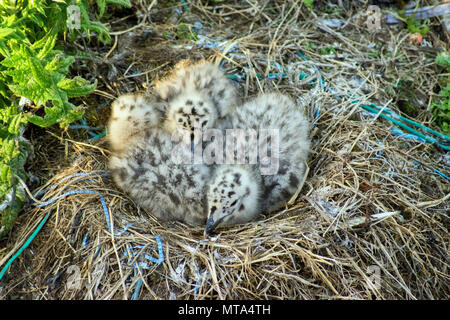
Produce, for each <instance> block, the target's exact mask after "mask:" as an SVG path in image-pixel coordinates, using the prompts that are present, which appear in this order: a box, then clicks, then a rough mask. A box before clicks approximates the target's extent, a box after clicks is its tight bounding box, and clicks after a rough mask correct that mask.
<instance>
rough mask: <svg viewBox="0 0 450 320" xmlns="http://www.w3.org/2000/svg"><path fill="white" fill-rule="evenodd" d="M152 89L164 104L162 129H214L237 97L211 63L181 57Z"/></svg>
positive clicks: (230, 84)
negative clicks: (192, 61) (169, 72)
mask: <svg viewBox="0 0 450 320" xmlns="http://www.w3.org/2000/svg"><path fill="white" fill-rule="evenodd" d="M154 91H155V92H156V93H157V94H158V95H159V96H160V97H161V99H162V100H164V101H165V102H166V103H167V109H166V111H165V119H164V125H163V127H164V129H165V130H166V131H167V132H169V133H172V132H174V131H175V130H176V129H177V128H178V129H180V128H182V129H185V130H188V131H190V132H193V131H194V128H198V129H207V128H215V127H216V125H217V122H218V121H221V119H223V118H224V116H225V115H227V114H228V113H230V112H231V111H232V110H233V109H234V108H235V107H236V105H237V104H238V103H239V101H240V99H239V97H238V94H237V91H236V90H235V88H234V85H233V84H232V82H231V81H230V80H229V79H227V77H226V76H225V74H224V73H223V72H222V71H221V70H220V69H219V68H218V67H217V66H216V65H214V64H212V63H210V62H207V61H204V60H202V61H200V62H197V63H191V62H190V61H189V60H183V61H181V62H180V63H178V64H177V65H176V66H175V67H174V70H173V71H172V73H171V74H170V75H169V76H168V77H166V78H165V79H162V80H160V81H157V82H156V83H155V85H154Z"/></svg>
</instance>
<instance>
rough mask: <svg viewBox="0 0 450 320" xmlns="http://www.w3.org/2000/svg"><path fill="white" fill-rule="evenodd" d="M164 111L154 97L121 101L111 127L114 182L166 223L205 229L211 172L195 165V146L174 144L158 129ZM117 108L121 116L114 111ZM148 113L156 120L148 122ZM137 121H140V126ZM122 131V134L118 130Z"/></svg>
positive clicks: (207, 168) (123, 98)
mask: <svg viewBox="0 0 450 320" xmlns="http://www.w3.org/2000/svg"><path fill="white" fill-rule="evenodd" d="M125 102H126V103H125ZM150 102H152V103H150ZM124 105H125V107H124V108H121V107H122V106H124ZM159 107H160V106H159V105H158V102H157V100H155V99H153V98H151V99H150V100H149V99H141V98H140V97H134V96H130V95H127V96H125V97H120V98H119V99H118V101H116V103H115V105H114V107H113V116H112V118H111V121H110V123H109V127H108V132H109V135H110V137H109V140H110V141H111V145H112V149H113V151H114V153H113V155H112V156H111V157H110V160H109V169H110V171H111V173H112V177H113V180H114V181H115V183H116V184H117V186H118V187H119V188H120V189H122V190H123V191H125V192H126V193H127V194H128V195H129V196H130V197H131V198H132V199H133V200H134V201H135V202H136V203H137V204H138V205H140V206H141V207H142V208H144V209H146V210H147V211H149V212H150V213H152V214H153V215H155V216H156V217H157V218H159V219H161V220H165V221H174V220H177V221H182V222H185V223H188V224H191V225H204V224H205V221H206V212H205V207H206V206H205V187H206V183H207V181H208V180H209V179H210V175H211V172H210V171H211V169H210V167H208V166H206V165H203V164H192V163H193V162H192V151H191V145H190V143H183V142H181V141H172V137H171V135H170V134H168V133H167V132H165V131H163V130H161V129H160V128H159V127H158V121H157V119H158V117H157V116H159V113H158V112H157V110H158V109H159ZM116 110H119V111H120V113H117V112H116V113H114V112H115V111H116ZM138 110H140V111H139V112H138ZM147 112H150V113H149V114H147ZM142 114H143V115H144V117H141V118H139V115H142ZM146 114H147V116H150V115H151V114H153V115H155V117H154V118H152V117H148V118H145V117H146ZM138 119H141V121H140V122H137V123H136V122H135V121H138ZM117 128H119V129H120V131H114V130H115V129H117ZM119 133H123V134H124V135H125V137H119ZM122 143H123V144H124V145H126V147H123V146H122V145H121V144H122Z"/></svg>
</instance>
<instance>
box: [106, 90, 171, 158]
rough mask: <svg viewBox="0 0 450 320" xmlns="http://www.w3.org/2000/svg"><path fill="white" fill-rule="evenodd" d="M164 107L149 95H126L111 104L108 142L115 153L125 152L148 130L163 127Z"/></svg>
mask: <svg viewBox="0 0 450 320" xmlns="http://www.w3.org/2000/svg"><path fill="white" fill-rule="evenodd" d="M162 118H163V111H162V105H161V103H160V102H158V101H157V98H156V97H155V96H152V95H148V94H139V93H138V94H125V95H122V96H120V97H119V98H117V99H116V100H115V101H114V102H113V103H112V104H111V117H110V119H109V123H108V140H109V143H110V145H111V148H112V150H113V151H114V152H122V151H124V150H125V149H126V148H127V147H128V146H129V145H130V144H131V142H132V141H133V140H134V139H135V138H136V137H138V136H140V135H142V134H143V133H144V131H145V129H147V128H152V127H157V126H159V125H161V123H162Z"/></svg>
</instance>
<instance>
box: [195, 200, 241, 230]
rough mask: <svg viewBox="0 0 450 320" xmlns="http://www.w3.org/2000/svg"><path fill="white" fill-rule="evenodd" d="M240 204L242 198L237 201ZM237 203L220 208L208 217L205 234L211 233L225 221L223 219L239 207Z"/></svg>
mask: <svg viewBox="0 0 450 320" xmlns="http://www.w3.org/2000/svg"><path fill="white" fill-rule="evenodd" d="M237 204H238V205H239V204H240V200H239V201H238V203H237ZM237 207H238V206H237V205H233V206H232V207H229V208H225V209H222V210H218V211H216V212H214V213H213V214H211V215H210V216H209V218H208V220H207V221H206V227H205V231H204V235H205V236H206V235H210V234H211V233H212V231H214V230H215V229H216V228H217V226H218V225H220V223H221V222H222V221H223V219H224V218H225V217H227V216H229V215H231V214H232V213H233V212H234V211H235V210H236V208H237Z"/></svg>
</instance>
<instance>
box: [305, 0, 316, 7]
mask: <svg viewBox="0 0 450 320" xmlns="http://www.w3.org/2000/svg"><path fill="white" fill-rule="evenodd" d="M303 3H304V4H305V5H306V6H307V7H308V8H309V9H312V8H313V6H314V0H303Z"/></svg>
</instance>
